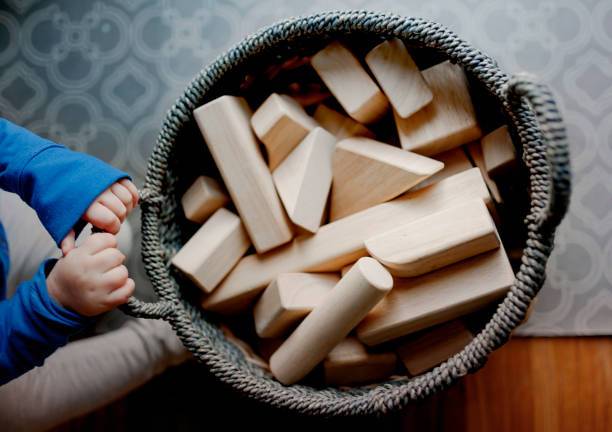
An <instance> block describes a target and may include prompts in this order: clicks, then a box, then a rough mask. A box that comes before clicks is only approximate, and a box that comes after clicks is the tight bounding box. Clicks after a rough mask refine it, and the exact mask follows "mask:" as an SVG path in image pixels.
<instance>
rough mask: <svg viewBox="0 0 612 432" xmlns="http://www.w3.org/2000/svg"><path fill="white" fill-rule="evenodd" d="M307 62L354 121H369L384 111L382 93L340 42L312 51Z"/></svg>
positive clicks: (385, 104)
mask: <svg viewBox="0 0 612 432" xmlns="http://www.w3.org/2000/svg"><path fill="white" fill-rule="evenodd" d="M311 64H312V67H313V68H314V69H315V70H316V71H317V73H318V74H319V76H320V77H321V79H322V80H323V82H324V83H325V85H326V86H327V88H328V89H329V91H330V92H331V93H332V94H333V95H334V97H335V98H336V100H337V101H338V102H339V103H340V105H342V108H344V110H345V111H346V112H347V114H348V115H350V116H351V117H352V118H354V119H355V120H357V121H358V122H360V123H366V124H367V123H373V122H375V121H377V120H379V119H380V118H381V117H382V116H383V115H384V114H385V113H386V112H387V109H388V108H389V103H388V101H387V98H386V96H385V95H384V94H383V93H382V92H381V91H380V89H379V88H378V86H377V85H376V83H375V82H374V81H373V80H372V78H370V76H369V75H368V73H367V72H366V71H365V70H364V69H363V67H361V64H360V63H359V60H357V58H356V57H355V56H354V55H353V53H351V52H350V51H349V50H348V48H346V47H345V46H344V45H342V44H341V43H340V42H332V43H331V44H329V45H328V46H327V47H325V48H323V49H322V50H321V51H319V52H318V53H316V54H315V55H314V56H313V57H312V59H311Z"/></svg>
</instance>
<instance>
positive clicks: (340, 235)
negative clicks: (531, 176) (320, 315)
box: [202, 168, 492, 314]
mask: <svg viewBox="0 0 612 432" xmlns="http://www.w3.org/2000/svg"><path fill="white" fill-rule="evenodd" d="M475 197H477V198H480V199H482V200H484V201H485V203H487V205H488V206H489V205H490V206H492V203H491V200H490V197H489V192H488V191H487V187H486V185H485V184H484V182H483V180H482V176H481V175H480V172H479V171H478V169H477V168H472V169H471V170H468V171H464V172H462V173H459V174H456V175H454V176H452V177H449V178H447V179H444V180H442V181H441V182H439V183H436V184H435V185H431V186H429V187H427V188H425V189H421V190H419V191H416V192H410V193H407V194H404V195H402V196H401V197H399V198H397V199H395V200H393V201H390V202H386V203H383V204H378V205H376V206H374V207H371V208H368V209H365V210H362V211H360V212H358V213H355V214H353V215H350V216H347V217H345V218H342V219H339V220H337V221H335V222H332V223H329V224H327V225H323V226H321V227H320V228H319V231H317V233H316V234H314V235H313V234H303V235H300V236H298V237H296V238H295V239H294V240H293V242H291V243H290V244H287V245H285V246H283V247H280V248H278V249H277V250H274V251H270V252H268V253H267V254H253V255H248V256H245V257H244V258H242V259H241V260H240V262H238V264H237V265H236V267H234V269H233V270H232V272H231V273H230V274H229V275H228V276H227V277H226V278H225V279H224V280H223V281H222V282H221V284H220V286H219V287H218V288H217V289H216V290H215V291H214V292H212V293H211V294H210V295H209V296H207V297H206V298H204V299H203V301H202V307H204V309H207V310H211V311H215V312H219V313H226V314H232V313H238V312H241V311H243V310H244V309H246V308H247V307H249V305H251V303H252V302H253V300H254V299H255V297H256V296H257V294H259V293H260V292H261V291H262V290H263V289H264V288H265V287H266V285H268V284H269V283H270V282H271V281H272V280H273V279H274V278H275V277H276V275H278V274H279V273H292V272H303V271H309V272H333V271H339V270H340V269H341V268H342V267H343V266H345V265H347V264H350V263H353V262H355V261H356V260H357V259H359V258H360V257H363V256H366V255H367V252H366V250H365V247H364V244H363V242H364V241H365V240H366V239H368V238H371V237H374V236H375V235H377V234H381V233H384V232H386V231H389V230H391V229H393V228H395V227H397V226H398V225H400V224H405V223H408V222H410V221H413V220H416V219H419V218H421V217H424V216H426V215H429V214H432V213H435V212H438V211H441V210H444V209H446V208H449V207H452V206H454V205H456V204H458V203H461V202H464V201H465V200H468V199H470V198H475Z"/></svg>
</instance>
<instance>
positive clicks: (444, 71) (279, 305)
mask: <svg viewBox="0 0 612 432" xmlns="http://www.w3.org/2000/svg"><path fill="white" fill-rule="evenodd" d="M309 60H310V61H309V63H308V64H307V65H306V66H307V67H311V68H313V69H314V71H316V74H317V75H318V76H319V77H320V80H321V82H322V83H323V84H322V85H321V86H320V89H322V90H321V91H319V94H318V95H317V94H314V95H313V97H311V98H309V97H306V96H305V95H302V97H301V98H294V97H292V96H289V95H288V94H279V93H272V94H270V95H269V97H267V99H265V101H264V102H263V103H261V105H259V106H257V107H255V108H256V109H255V111H254V112H253V111H252V110H251V108H250V107H249V105H248V103H247V101H246V100H245V99H244V98H243V97H240V96H233V95H225V96H221V97H219V98H217V99H214V100H212V101H210V102H208V103H206V104H205V105H203V106H201V107H199V108H197V109H196V110H194V112H193V115H194V118H195V120H196V122H197V124H198V126H199V128H200V130H201V132H202V135H203V137H204V140H205V142H206V144H205V145H207V146H208V149H209V150H210V153H211V154H212V157H213V158H214V161H215V163H216V165H217V167H218V169H219V172H220V175H221V179H222V181H223V183H224V185H222V184H220V183H218V182H217V181H216V180H215V179H213V178H209V177H206V176H202V177H199V178H198V179H197V180H196V181H195V182H194V183H193V185H192V186H191V187H190V188H189V189H188V190H187V191H186V192H185V194H184V196H183V199H182V205H183V210H184V214H185V217H186V218H187V219H189V220H192V221H194V222H197V223H200V224H202V226H201V228H200V229H199V230H198V231H197V232H196V233H195V235H193V237H192V238H191V239H190V240H189V241H188V242H187V243H186V244H185V245H184V246H183V247H182V249H180V251H179V252H178V253H177V254H176V255H175V256H174V258H173V259H172V264H173V265H174V266H175V267H176V268H177V269H179V270H180V271H181V272H182V273H184V274H185V275H187V276H188V277H189V278H190V279H191V280H192V281H193V282H194V283H195V284H196V285H197V286H198V287H199V288H201V289H202V291H203V297H202V307H203V308H204V309H205V310H208V311H210V312H213V313H216V314H219V315H220V316H224V315H234V314H249V315H250V317H251V319H252V321H251V322H252V325H253V326H254V329H255V331H256V334H257V335H258V338H259V340H258V341H257V342H255V343H254V345H255V347H254V348H255V349H256V350H257V351H258V352H259V355H261V357H262V358H264V359H265V360H266V361H268V362H269V368H270V371H271V373H272V374H273V375H274V376H275V377H276V378H277V379H278V380H279V381H280V382H282V383H284V384H287V385H289V384H292V383H296V382H298V381H300V380H302V379H303V378H304V377H306V376H308V375H309V374H311V372H312V371H313V370H319V371H321V370H322V371H323V372H324V377H325V383H326V384H327V385H332V386H342V385H354V384H360V383H367V382H371V381H375V380H380V379H383V378H385V377H388V376H390V375H393V374H400V375H408V374H409V375H413V376H414V375H418V374H420V373H422V372H424V371H427V370H429V369H431V368H432V367H434V366H435V365H437V364H439V363H440V362H442V361H444V360H446V359H447V358H448V357H450V356H451V355H453V354H454V353H456V352H458V351H460V350H461V349H462V348H463V347H464V346H465V345H466V344H468V343H469V342H470V340H471V339H472V333H470V331H469V330H468V328H467V327H466V325H464V323H463V321H462V320H461V318H462V317H464V316H465V315H467V314H470V313H472V312H475V311H478V310H479V309H482V308H484V307H486V306H488V305H490V304H492V302H495V301H496V300H499V299H500V298H501V297H503V296H504V295H505V294H506V293H507V291H508V289H509V288H510V287H511V285H512V284H513V282H514V273H513V269H512V267H511V265H510V262H509V259H508V256H507V253H506V251H505V249H504V247H503V245H502V243H501V241H500V235H499V233H498V228H499V226H498V225H499V218H498V214H497V212H496V203H500V202H502V201H503V199H504V197H503V196H502V195H501V194H500V192H499V190H498V188H497V185H496V179H499V178H503V177H504V176H506V177H508V176H512V175H516V169H517V166H518V162H517V155H516V152H515V148H514V146H513V143H512V140H511V138H510V135H509V132H508V128H507V127H506V126H505V125H502V124H500V125H498V127H497V128H495V129H494V130H490V131H487V133H486V134H484V133H483V130H481V127H480V126H479V122H478V121H477V117H476V115H475V110H474V106H473V103H472V99H471V96H470V89H469V85H468V80H467V78H466V75H465V73H464V71H463V69H462V68H461V67H460V66H458V65H456V64H453V63H451V62H450V61H444V62H442V63H439V64H436V65H433V66H431V67H428V68H426V69H423V70H419V68H418V67H417V65H416V64H415V62H414V61H413V58H412V57H411V55H410V53H409V51H408V50H407V48H406V46H405V45H404V43H403V42H402V41H400V40H398V39H391V40H387V41H385V42H383V43H381V44H380V45H378V46H376V47H374V48H373V49H372V50H371V51H370V52H369V53H368V54H367V55H366V56H365V57H364V58H363V59H361V60H360V59H358V58H357V57H356V56H355V55H354V54H353V53H352V52H351V51H350V50H349V49H348V48H347V47H346V46H345V45H343V44H342V43H340V42H337V41H336V42H333V43H331V44H329V45H328V46H326V47H325V48H323V49H322V50H320V51H319V52H317V53H316V54H314V55H313V56H312V57H311V58H310V59H309ZM321 94H322V95H323V97H320V95H321ZM330 96H333V98H330ZM330 99H332V100H334V101H335V102H336V103H337V104H338V105H336V106H335V107H334V106H333V104H330V103H329V100H330ZM321 100H326V101H327V102H325V103H318V102H320V101H321ZM313 101H314V102H313ZM313 103H314V105H313ZM338 107H341V109H340V108H338ZM385 117H386V118H391V119H393V122H394V124H395V127H396V129H397V134H396V136H397V138H398V139H397V141H398V142H397V143H385V142H380V141H377V139H376V136H375V134H374V133H373V132H372V130H371V125H375V124H376V123H377V122H380V121H381V119H383V118H385ZM203 145H204V144H203ZM228 195H229V196H228ZM230 205H231V206H233V207H232V209H235V211H236V212H234V211H231V210H229V209H228V208H227V207H230ZM252 247H253V248H254V252H253V253H251V254H248V255H246V256H245V254H246V253H247V251H248V250H249V249H251V250H253V249H252ZM398 359H399V360H401V362H400V361H398Z"/></svg>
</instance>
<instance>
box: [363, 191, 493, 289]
mask: <svg viewBox="0 0 612 432" xmlns="http://www.w3.org/2000/svg"><path fill="white" fill-rule="evenodd" d="M365 247H366V249H367V250H368V253H369V254H370V255H371V256H372V257H374V258H376V259H377V260H378V261H379V262H380V263H382V264H383V265H384V266H385V267H387V268H388V269H389V272H390V273H391V274H392V275H394V276H401V277H414V276H419V275H422V274H425V273H429V272H430V271H434V270H437V269H439V268H442V267H446V266H447V265H450V264H454V263H456V262H459V261H461V260H464V259H467V258H471V257H473V256H475V255H478V254H480V253H483V252H487V251H490V250H492V249H496V248H498V247H499V238H498V237H497V230H496V229H495V223H494V222H493V219H492V218H491V215H490V214H489V211H488V210H487V206H486V205H485V204H484V202H483V201H482V200H481V199H478V198H475V199H471V200H468V201H465V202H464V203H461V204H459V205H457V206H454V207H451V208H449V209H446V210H442V211H440V212H438V213H434V214H432V215H429V216H425V217H423V218H421V219H417V220H415V221H413V222H410V223H408V224H405V225H401V226H399V227H397V228H395V229H393V230H391V231H388V232H386V233H383V234H380V235H378V236H376V237H373V238H371V239H367V240H366V241H365Z"/></svg>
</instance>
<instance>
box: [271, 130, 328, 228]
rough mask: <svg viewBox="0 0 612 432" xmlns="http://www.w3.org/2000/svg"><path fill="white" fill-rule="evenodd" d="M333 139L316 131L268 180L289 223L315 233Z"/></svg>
mask: <svg viewBox="0 0 612 432" xmlns="http://www.w3.org/2000/svg"><path fill="white" fill-rule="evenodd" d="M335 146H336V137H335V136H333V135H332V134H331V133H329V132H328V131H326V130H325V129H323V128H322V127H317V128H315V129H313V130H312V131H311V132H310V133H309V134H308V135H306V137H305V138H304V139H303V140H302V142H301V143H300V144H298V146H297V147H296V148H295V149H294V150H293V151H292V152H291V153H290V154H289V155H288V156H287V157H286V158H285V160H284V161H282V162H281V164H280V165H279V166H278V167H277V168H276V169H275V170H274V172H273V173H272V178H273V179H274V184H275V185H276V190H277V191H278V195H279V196H280V198H281V201H282V202H283V205H284V207H285V210H286V211H287V214H288V215H289V218H290V219H291V221H292V222H293V223H294V224H296V225H297V226H299V227H300V228H303V229H305V230H306V231H308V232H311V233H314V232H317V230H318V229H319V226H320V225H321V220H322V219H323V215H324V212H325V206H326V204H327V198H328V195H329V190H330V188H331V184H332V163H333V157H334V149H335Z"/></svg>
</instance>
